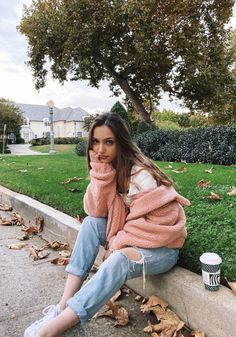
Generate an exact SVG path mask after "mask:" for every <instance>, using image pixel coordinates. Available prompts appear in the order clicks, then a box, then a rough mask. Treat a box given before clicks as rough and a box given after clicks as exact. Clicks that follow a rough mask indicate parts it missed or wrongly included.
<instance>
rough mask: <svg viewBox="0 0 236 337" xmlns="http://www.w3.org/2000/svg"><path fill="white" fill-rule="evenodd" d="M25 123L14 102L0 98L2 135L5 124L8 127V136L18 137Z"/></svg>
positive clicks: (0, 130) (0, 132) (0, 127)
mask: <svg viewBox="0 0 236 337" xmlns="http://www.w3.org/2000/svg"><path fill="white" fill-rule="evenodd" d="M22 122H23V118H22V116H21V113H20V111H19V108H18V107H16V106H15V105H14V104H13V103H12V102H10V101H8V100H6V99H4V98H0V134H1V135H2V134H3V128H4V124H5V125H6V132H5V134H6V135H9V134H11V133H14V134H15V135H18V134H19V133H20V128H21V125H22Z"/></svg>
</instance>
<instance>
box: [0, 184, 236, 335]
mask: <svg viewBox="0 0 236 337" xmlns="http://www.w3.org/2000/svg"><path fill="white" fill-rule="evenodd" d="M0 202H2V203H6V204H8V205H11V206H12V207H13V208H14V209H15V210H16V211H17V212H19V213H20V214H21V215H22V216H23V217H24V218H25V219H28V220H30V221H31V222H32V223H34V220H35V216H36V215H40V216H42V217H43V218H44V221H45V229H44V237H45V238H47V239H49V241H50V240H52V238H53V239H54V240H61V241H63V242H68V243H70V244H71V245H72V246H73V243H74V241H75V238H76V235H77V231H78V230H79V223H78V221H76V220H75V219H73V218H71V217H69V216H68V215H66V214H63V213H61V212H59V211H57V210H55V209H53V208H51V207H49V206H47V205H44V204H42V203H40V202H38V201H36V200H33V199H31V198H29V197H27V196H24V195H21V194H18V193H15V192H12V191H10V190H8V189H6V188H4V187H2V186H0ZM1 227H2V226H1ZM1 232H2V228H1ZM1 237H2V236H1ZM2 249H3V248H2ZM4 249H5V248H4ZM10 252H11V251H10ZM10 252H9V251H8V253H7V254H10ZM3 253H4V254H6V249H5V250H4V251H3ZM16 253H17V254H18V253H19V251H17V252H16ZM16 253H15V252H13V253H12V254H14V256H15V254H16ZM20 254H22V255H23V253H22V251H20ZM27 259H28V258H26V260H27ZM4 260H5V258H3V257H2V258H1V260H0V261H1V262H0V266H1V265H2V263H3V262H4ZM8 260H9V262H7V263H6V265H5V270H6V268H7V266H8V264H9V266H10V271H11V270H12V274H11V275H9V278H7V279H4V281H3V280H2V279H1V278H0V282H2V283H4V284H1V289H4V286H5V285H8V284H11V282H10V281H11V279H12V278H13V281H12V282H13V286H12V289H13V290H14V291H16V292H17V294H16V295H15V296H14V298H13V300H12V303H13V304H14V301H16V299H17V301H18V303H19V304H18V308H20V307H21V305H22V301H23V304H24V306H23V308H22V309H20V310H19V312H20V317H19V322H20V320H21V319H23V318H24V324H25V323H27V324H28V323H29V322H30V321H32V320H34V319H35V318H38V317H39V316H40V315H39V312H40V310H42V308H43V307H44V306H45V305H48V304H49V303H55V301H57V299H58V294H59V293H61V291H62V287H63V284H64V281H65V280H64V279H63V277H64V276H65V275H64V273H63V270H64V268H63V267H56V268H57V269H56V270H57V271H58V270H60V268H61V269H62V271H61V273H62V274H60V273H59V274H60V275H61V276H59V274H56V275H55V274H54V273H53V272H54V270H55V266H52V267H51V266H46V264H45V263H42V264H39V265H38V266H37V269H36V268H35V269H33V270H32V266H31V265H30V266H31V269H30V267H28V266H27V263H26V260H24V261H23V260H22V262H21V261H16V263H15V262H14V264H13V262H12V261H13V259H12V258H10V257H9V259H8ZM18 264H19V266H22V268H23V269H22V271H21V270H19V269H20V268H18ZM13 266H15V268H16V269H15V270H13ZM41 268H42V269H41ZM44 268H45V269H44ZM58 268H59V269H58ZM1 270H2V268H1ZM16 270H17V274H18V272H19V273H20V276H18V279H17V278H16V280H14V277H13V276H12V275H14V272H15V273H16ZM5 274H6V273H5ZM62 275H64V276H62ZM26 276H27V277H26ZM25 277H26V278H25ZM31 277H33V280H32V279H31ZM61 278H62V279H61ZM38 280H40V286H38V284H37V283H38ZM41 285H43V286H41ZM45 285H48V288H46V290H45ZM127 285H128V286H129V287H130V288H131V289H133V290H134V291H136V292H137V293H140V294H141V295H143V296H145V297H148V296H150V295H154V294H156V295H158V296H160V297H161V298H163V299H164V300H166V301H167V302H168V303H169V304H170V307H171V309H172V310H173V311H175V312H176V313H177V314H178V315H179V317H180V318H181V319H182V320H183V321H184V322H185V323H186V325H187V326H189V327H190V328H191V329H192V330H201V331H204V332H205V334H206V337H234V333H233V332H235V331H236V297H235V296H234V295H233V293H232V292H231V291H230V290H229V289H228V288H226V287H223V286H221V287H220V290H219V291H218V292H210V291H208V290H205V289H204V286H203V284H202V279H201V276H199V275H197V274H195V273H192V272H190V271H188V270H186V269H183V268H180V267H175V268H173V269H172V270H171V271H170V272H169V273H165V274H162V275H159V276H151V277H147V284H146V290H145V292H143V289H142V280H141V279H139V278H138V279H134V280H131V281H129V282H128V283H127ZM2 287H3V288H2ZM17 287H18V288H17ZM42 288H43V290H42ZM31 290H32V292H31ZM1 293H2V290H1ZM26 294H29V296H28V297H29V298H28V297H25V296H26ZM5 295H6V294H4V296H5ZM21 296H22V297H23V296H24V297H23V298H21ZM40 297H41V298H40ZM32 298H33V300H32ZM48 299H50V300H49V301H48ZM5 301H6V299H5ZM13 304H12V305H13ZM132 305H133V303H132ZM25 306H26V308H25ZM7 307H8V306H7ZM2 308H4V306H3V305H1V307H0V310H1V309H2ZM7 309H8V308H7ZM135 315H136V314H135ZM0 317H1V316H0ZM7 317H8V318H9V316H6V315H5V324H9V322H7ZM17 317H18V316H17ZM101 320H103V319H101ZM137 321H138V322H139V321H140V322H139V323H141V321H142V318H141V317H140V316H138V313H137ZM17 322H18V321H17ZM19 322H18V323H17V324H20V323H19ZM105 322H107V321H105ZM136 323H137V322H136ZM136 323H135V324H136ZM22 324H23V323H22ZM27 324H26V325H27ZM91 324H92V326H91V329H92V328H93V324H95V323H92V322H91ZM96 324H99V322H97V323H96ZM104 324H105V323H104ZM16 326H17V325H16ZM101 326H102V324H101ZM86 327H87V326H86ZM86 327H85V328H84V330H83V332H84V333H85V334H86V336H89V335H90V334H89V333H88V334H87V331H89V330H87V328H86ZM10 328H11V329H13V327H12V326H11V327H10ZM78 329H79V330H75V331H80V328H78ZM88 329H89V328H88ZM96 329H98V332H97V330H96ZM96 329H95V330H94V332H93V333H92V335H95V333H96V335H97V336H98V337H99V336H100V335H99V325H98V326H96ZM125 329H126V328H119V329H118V330H119V336H122V334H123V333H124V335H125V336H127V335H128V336H132V333H135V334H136V335H137V336H143V332H142V329H140V330H139V331H138V332H137V331H136V330H135V329H134V327H133V328H132V327H131V328H130V329H131V330H130V331H128V330H125ZM132 329H133V330H132ZM134 330H135V331H134ZM6 331H7V330H6ZM90 331H91V330H90ZM95 331H96V332H95ZM101 331H102V328H101ZM132 331H133V332H132ZM115 332H116V329H115V331H114V332H113V331H112V332H111V330H109V333H108V331H107V332H105V334H104V332H103V331H102V335H103V336H108V335H109V336H110V335H113V334H114V336H116V335H115ZM106 333H107V334H106ZM80 335H81V332H80ZM0 336H1V337H5V336H11V337H18V336H17V335H16V334H15V335H13V334H12V333H10V334H9V333H7V334H6V333H4V334H2V333H1V328H0ZM20 336H21V335H19V337H20ZM65 336H67V337H69V336H74V335H73V334H68V335H65ZM82 336H83V334H82ZM84 336H85V335H84ZM145 336H146V337H148V335H146V334H145Z"/></svg>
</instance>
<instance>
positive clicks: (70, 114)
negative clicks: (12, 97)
mask: <svg viewBox="0 0 236 337" xmlns="http://www.w3.org/2000/svg"><path fill="white" fill-rule="evenodd" d="M15 105H16V106H17V107H19V109H20V111H21V112H22V116H23V118H24V123H23V125H22V127H21V137H22V138H23V139H24V140H25V142H26V143H28V142H30V141H31V140H32V139H34V138H44V137H47V136H49V134H50V122H49V121H50V116H49V109H48V106H46V105H35V104H23V103H15ZM87 116H89V114H88V113H87V112H86V111H85V110H83V109H81V108H79V107H78V108H75V109H72V108H70V107H67V108H64V109H59V108H57V107H55V106H54V107H53V129H54V137H55V138H57V137H86V136H87V132H86V131H84V130H83V129H82V121H83V120H84V118H86V117H87Z"/></svg>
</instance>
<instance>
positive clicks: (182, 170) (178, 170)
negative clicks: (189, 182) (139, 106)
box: [172, 166, 187, 173]
mask: <svg viewBox="0 0 236 337" xmlns="http://www.w3.org/2000/svg"><path fill="white" fill-rule="evenodd" d="M186 171H187V167H185V166H182V167H179V168H177V169H175V170H172V172H175V173H184V172H186Z"/></svg>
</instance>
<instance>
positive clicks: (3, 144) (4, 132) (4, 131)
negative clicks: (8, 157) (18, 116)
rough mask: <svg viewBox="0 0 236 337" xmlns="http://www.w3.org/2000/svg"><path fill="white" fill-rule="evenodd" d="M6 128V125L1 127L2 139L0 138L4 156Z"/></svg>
mask: <svg viewBox="0 0 236 337" xmlns="http://www.w3.org/2000/svg"><path fill="white" fill-rule="evenodd" d="M6 128H7V124H4V125H3V138H2V154H4V147H5V134H6Z"/></svg>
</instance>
